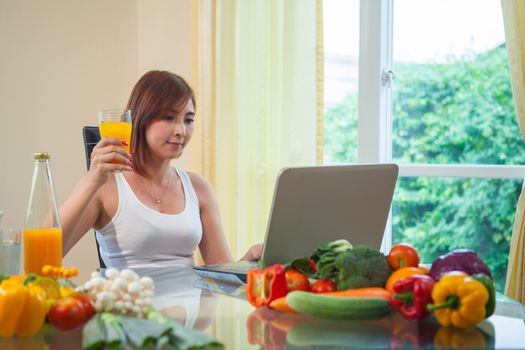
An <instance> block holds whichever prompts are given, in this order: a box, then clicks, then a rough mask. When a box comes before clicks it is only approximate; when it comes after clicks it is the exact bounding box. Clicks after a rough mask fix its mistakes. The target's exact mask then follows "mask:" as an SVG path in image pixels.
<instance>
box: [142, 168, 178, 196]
mask: <svg viewBox="0 0 525 350" xmlns="http://www.w3.org/2000/svg"><path fill="white" fill-rule="evenodd" d="M139 180H140V182H141V183H142V187H143V188H144V190H145V191H146V192H148V194H149V195H150V196H151V198H153V200H155V203H156V204H157V205H160V200H161V198H162V196H163V195H164V193H165V192H166V190H167V189H168V187H169V186H170V182H171V170H170V173H169V175H168V183H167V184H166V187H164V188H163V189H162V191H161V193H160V196H159V197H155V196H154V195H153V194H152V193H151V192H150V191H148V189H147V188H146V184H144V181H142V176H140V175H139Z"/></svg>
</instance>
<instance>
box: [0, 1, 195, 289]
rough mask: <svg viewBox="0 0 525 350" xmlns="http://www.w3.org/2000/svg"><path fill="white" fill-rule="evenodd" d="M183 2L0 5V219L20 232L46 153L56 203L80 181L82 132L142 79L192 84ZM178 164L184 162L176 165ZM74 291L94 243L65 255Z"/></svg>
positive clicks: (89, 265)
mask: <svg viewBox="0 0 525 350" xmlns="http://www.w3.org/2000/svg"><path fill="white" fill-rule="evenodd" d="M190 1H191V0H176V1H169V0H111V1H107V0H90V1H81V0H48V1H40V0H32V1H31V0H16V1H14V0H0V209H3V210H4V211H5V214H4V219H3V226H10V227H17V228H22V227H23V224H24V216H25V211H26V206H27V200H28V195H29V190H30V186H31V175H32V171H33V169H32V167H33V160H32V154H33V152H37V151H48V152H50V153H51V166H52V171H53V179H54V182H55V190H56V193H57V198H58V201H59V202H62V201H64V200H65V198H66V197H67V195H68V194H69V192H70V191H71V189H72V188H73V187H74V185H75V183H76V182H77V181H78V179H79V178H80V177H81V176H82V175H83V173H84V172H85V157H84V149H83V143H82V135H81V129H82V126H84V125H88V124H90V125H96V115H97V111H98V110H100V109H104V108H106V109H107V108H123V107H124V106H125V105H126V103H127V99H128V95H129V93H130V92H131V88H132V87H133V85H134V83H135V82H136V81H137V80H138V78H139V77H140V76H141V75H142V74H143V73H144V72H146V71H148V70H150V69H167V70H171V71H174V72H177V73H178V74H181V75H182V76H184V77H187V78H188V79H189V77H190V71H191V69H190V46H189V45H190ZM184 164H185V160H184V159H183V160H182V165H184ZM64 265H65V266H77V267H78V268H79V270H80V272H81V276H80V278H78V281H80V282H81V281H82V280H84V279H85V277H86V276H88V274H89V272H91V271H92V270H94V269H95V268H96V267H98V260H97V255H96V249H95V242H94V239H93V233H92V232H88V234H86V236H85V237H84V238H83V239H82V240H81V241H80V242H79V244H77V246H75V247H74V248H73V249H72V250H71V251H70V252H69V254H68V255H67V257H66V259H65V261H64Z"/></svg>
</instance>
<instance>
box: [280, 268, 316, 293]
mask: <svg viewBox="0 0 525 350" xmlns="http://www.w3.org/2000/svg"><path fill="white" fill-rule="evenodd" d="M285 277H286V289H288V291H289V292H291V291H292V290H304V291H308V290H310V281H308V277H306V276H305V275H303V274H302V273H300V272H299V271H297V270H294V269H287V270H286V272H285Z"/></svg>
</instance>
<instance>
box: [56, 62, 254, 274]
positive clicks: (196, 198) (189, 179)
mask: <svg viewBox="0 0 525 350" xmlns="http://www.w3.org/2000/svg"><path fill="white" fill-rule="evenodd" d="M127 108H128V109H130V110H131V111H132V115H133V131H132V137H131V149H132V150H134V151H133V152H132V154H130V153H128V152H127V151H126V150H124V149H123V148H121V147H119V146H121V141H120V140H118V139H115V138H104V139H102V140H101V141H100V142H99V143H98V144H97V145H96V146H95V148H94V149H93V152H92V154H91V166H90V169H89V171H88V172H87V173H86V175H85V176H84V177H82V179H81V180H80V182H79V183H78V184H77V186H76V187H75V189H74V190H73V192H72V193H71V195H70V196H69V198H68V199H67V200H66V202H65V203H64V204H63V205H62V206H61V207H60V215H61V219H62V230H63V253H64V255H65V254H66V253H67V252H68V251H69V249H71V247H73V246H74V245H75V244H76V243H77V242H78V240H79V239H80V238H81V237H82V236H83V235H84V234H85V233H86V232H87V231H88V230H89V229H91V228H94V229H95V232H96V235H97V240H98V242H99V244H100V253H101V256H102V258H103V260H104V262H105V264H106V266H107V267H116V268H124V267H131V268H133V267H144V266H150V267H151V266H193V254H194V250H195V249H196V248H197V246H198V247H199V249H200V252H201V255H202V257H203V259H204V262H205V263H207V264H214V263H222V262H228V261H231V260H232V257H231V254H230V251H229V248H228V245H227V243H226V239H225V237H224V232H223V229H222V224H221V220H220V215H219V209H218V206H217V201H216V199H215V196H214V194H213V191H212V189H211V186H210V185H209V183H208V182H207V181H206V180H205V179H204V178H203V177H201V176H199V175H197V174H193V173H186V172H185V171H184V170H182V169H179V168H173V167H171V166H170V161H171V160H172V159H175V158H178V157H180V155H181V154H182V151H183V150H184V148H185V147H186V145H187V144H188V142H189V141H190V140H191V136H192V134H193V127H194V126H193V121H194V117H195V97H194V93H193V91H192V89H191V87H190V86H189V85H188V84H187V83H186V82H185V81H184V79H182V78H181V77H179V76H178V75H176V74H173V73H170V72H166V71H151V72H148V73H146V74H145V75H144V76H143V77H142V78H141V79H140V80H139V81H138V82H137V84H136V85H135V87H134V88H133V91H132V92H131V96H130V99H129V102H128V106H127ZM261 250H262V246H261V245H260V244H257V245H254V246H252V247H251V248H250V249H249V250H248V252H247V253H246V254H245V255H244V256H243V257H242V259H241V260H257V259H259V258H260V255H261Z"/></svg>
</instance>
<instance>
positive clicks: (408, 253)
mask: <svg viewBox="0 0 525 350" xmlns="http://www.w3.org/2000/svg"><path fill="white" fill-rule="evenodd" d="M387 260H388V264H389V265H390V267H391V268H392V270H397V269H399V268H401V267H407V266H409V267H418V265H419V255H418V254H417V250H416V249H415V248H414V247H413V246H412V245H410V244H408V243H398V244H396V245H395V246H393V247H392V249H390V253H388V256H387Z"/></svg>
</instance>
